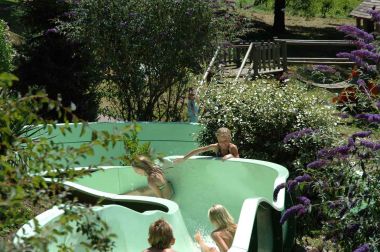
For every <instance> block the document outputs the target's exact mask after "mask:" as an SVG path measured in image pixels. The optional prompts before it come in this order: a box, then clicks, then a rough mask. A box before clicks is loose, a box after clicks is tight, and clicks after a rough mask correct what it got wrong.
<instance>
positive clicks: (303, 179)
mask: <svg viewBox="0 0 380 252" xmlns="http://www.w3.org/2000/svg"><path fill="white" fill-rule="evenodd" d="M294 180H295V181H297V182H298V183H301V182H308V181H311V180H312V178H311V176H310V175H309V174H304V175H302V176H298V177H296V178H295V179H294Z"/></svg>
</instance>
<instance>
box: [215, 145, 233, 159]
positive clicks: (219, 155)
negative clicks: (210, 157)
mask: <svg viewBox="0 0 380 252" xmlns="http://www.w3.org/2000/svg"><path fill="white" fill-rule="evenodd" d="M230 146H231V144H230V143H229V144H228V152H227V153H226V154H225V155H228V154H231V152H230ZM215 155H216V156H217V157H224V156H225V155H223V154H222V151H221V148H220V146H219V143H218V150H217V151H216V154H215Z"/></svg>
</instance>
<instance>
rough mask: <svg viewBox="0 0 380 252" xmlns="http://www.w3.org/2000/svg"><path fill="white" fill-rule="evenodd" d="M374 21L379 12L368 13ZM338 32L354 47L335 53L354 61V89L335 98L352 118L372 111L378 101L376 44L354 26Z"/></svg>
mask: <svg viewBox="0 0 380 252" xmlns="http://www.w3.org/2000/svg"><path fill="white" fill-rule="evenodd" d="M370 13H371V14H372V16H373V18H374V20H375V21H376V22H380V18H379V19H378V20H377V18H378V17H380V12H378V11H371V12H370ZM338 30H339V31H341V32H343V33H345V34H346V37H347V38H350V39H352V40H353V44H355V45H356V46H357V49H356V50H353V51H351V52H341V53H338V54H337V56H338V57H346V58H349V59H350V60H352V61H353V62H355V64H356V66H355V68H354V69H353V70H352V74H351V81H350V82H351V83H352V84H354V86H353V87H349V88H346V89H344V90H343V91H342V92H341V93H340V94H339V95H338V96H337V97H336V98H335V99H334V101H335V102H337V103H338V104H339V105H340V107H341V109H342V110H343V111H346V112H348V113H350V114H352V115H355V114H358V113H366V112H373V110H374V109H375V110H376V106H375V103H376V102H377V100H378V99H380V85H379V84H378V83H377V82H378V81H379V69H378V66H379V62H380V54H379V53H378V49H377V48H378V42H377V41H376V40H375V39H374V36H373V35H372V34H369V33H367V32H366V31H364V30H361V29H359V28H357V27H354V26H349V25H343V26H340V27H338Z"/></svg>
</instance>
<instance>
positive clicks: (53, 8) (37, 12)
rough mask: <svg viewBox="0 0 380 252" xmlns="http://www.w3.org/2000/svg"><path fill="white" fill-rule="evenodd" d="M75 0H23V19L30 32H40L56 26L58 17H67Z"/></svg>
mask: <svg viewBox="0 0 380 252" xmlns="http://www.w3.org/2000/svg"><path fill="white" fill-rule="evenodd" d="M72 2H73V1H71V0H69V1H49V0H21V1H20V10H21V21H22V23H24V24H26V30H27V32H28V33H30V34H40V33H41V32H43V31H46V30H48V29H50V28H53V27H55V25H56V19H57V18H59V17H61V18H62V17H65V16H66V13H67V12H68V10H69V9H70V6H71V4H72Z"/></svg>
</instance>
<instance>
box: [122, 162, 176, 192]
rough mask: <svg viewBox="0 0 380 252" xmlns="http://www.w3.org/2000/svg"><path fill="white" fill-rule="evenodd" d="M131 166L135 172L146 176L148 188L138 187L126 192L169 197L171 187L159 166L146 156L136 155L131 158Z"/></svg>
mask: <svg viewBox="0 0 380 252" xmlns="http://www.w3.org/2000/svg"><path fill="white" fill-rule="evenodd" d="M132 167H133V169H134V171H135V172H136V173H137V174H139V175H142V176H146V177H147V180H148V188H143V189H138V190H135V191H132V192H128V193H126V194H128V195H140V196H156V197H160V198H165V199H170V198H171V197H172V196H173V188H172V186H171V184H170V183H169V182H168V181H167V180H166V178H165V175H164V172H163V171H162V169H161V167H159V166H158V165H156V164H154V163H153V162H152V161H151V160H150V159H149V158H148V157H146V156H142V155H141V156H138V157H137V158H135V160H133V162H132ZM148 189H150V190H148Z"/></svg>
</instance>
